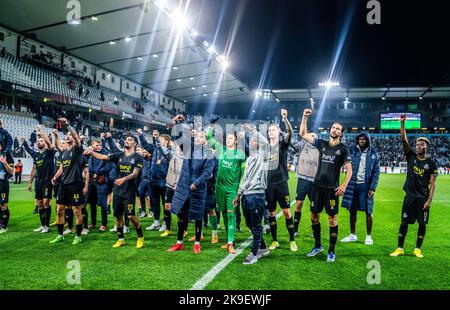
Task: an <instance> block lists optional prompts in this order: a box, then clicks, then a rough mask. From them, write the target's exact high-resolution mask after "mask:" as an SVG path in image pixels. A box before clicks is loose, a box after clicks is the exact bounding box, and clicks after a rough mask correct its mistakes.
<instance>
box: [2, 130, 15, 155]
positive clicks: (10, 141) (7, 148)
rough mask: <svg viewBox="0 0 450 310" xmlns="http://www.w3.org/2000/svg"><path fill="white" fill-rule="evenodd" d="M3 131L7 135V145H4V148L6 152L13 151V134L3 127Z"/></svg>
mask: <svg viewBox="0 0 450 310" xmlns="http://www.w3.org/2000/svg"><path fill="white" fill-rule="evenodd" d="M3 133H4V135H5V142H4V143H5V145H4V149H5V152H6V153H11V152H12V147H13V138H12V137H11V135H10V134H9V132H8V131H6V130H4V129H3Z"/></svg>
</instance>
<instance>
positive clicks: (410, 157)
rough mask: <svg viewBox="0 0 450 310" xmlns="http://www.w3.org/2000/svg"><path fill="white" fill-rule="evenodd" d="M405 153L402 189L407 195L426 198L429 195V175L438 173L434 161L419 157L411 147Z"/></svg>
mask: <svg viewBox="0 0 450 310" xmlns="http://www.w3.org/2000/svg"><path fill="white" fill-rule="evenodd" d="M405 155H406V161H407V173H406V181H405V185H404V186H403V190H404V191H405V193H407V194H409V195H412V196H415V197H420V198H427V197H428V196H429V195H430V189H429V185H430V177H431V176H437V175H438V167H437V165H436V162H435V161H434V160H432V159H431V158H429V157H427V158H425V159H419V158H418V157H417V154H416V153H415V152H414V151H413V150H412V149H410V150H409V151H408V152H407V153H406V154H405Z"/></svg>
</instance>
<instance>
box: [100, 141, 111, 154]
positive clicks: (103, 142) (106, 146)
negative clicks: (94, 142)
mask: <svg viewBox="0 0 450 310" xmlns="http://www.w3.org/2000/svg"><path fill="white" fill-rule="evenodd" d="M101 141H102V147H103V148H104V149H105V150H107V151H108V153H110V152H111V151H110V148H109V147H108V146H109V145H108V144H109V143H107V142H106V140H105V139H102V140H101Z"/></svg>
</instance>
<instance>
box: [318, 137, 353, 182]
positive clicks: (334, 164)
mask: <svg viewBox="0 0 450 310" xmlns="http://www.w3.org/2000/svg"><path fill="white" fill-rule="evenodd" d="M313 145H314V146H315V147H316V148H317V150H318V151H319V166H318V168H317V172H316V177H315V178H314V185H315V186H316V187H319V188H323V189H335V188H337V187H338V186H339V176H340V171H341V168H342V166H343V165H344V164H346V163H349V162H351V158H350V154H349V151H348V147H347V146H346V145H344V144H342V143H339V144H336V145H334V146H332V145H330V143H329V142H328V141H325V140H322V139H316V140H315V141H314V143H313Z"/></svg>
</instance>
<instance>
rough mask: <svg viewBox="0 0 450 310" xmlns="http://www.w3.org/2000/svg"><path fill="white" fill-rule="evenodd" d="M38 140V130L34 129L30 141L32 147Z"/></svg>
mask: <svg viewBox="0 0 450 310" xmlns="http://www.w3.org/2000/svg"><path fill="white" fill-rule="evenodd" d="M36 141H37V136H36V130H33V132H32V133H31V135H30V143H31V147H33V146H34V144H35V143H36Z"/></svg>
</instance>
